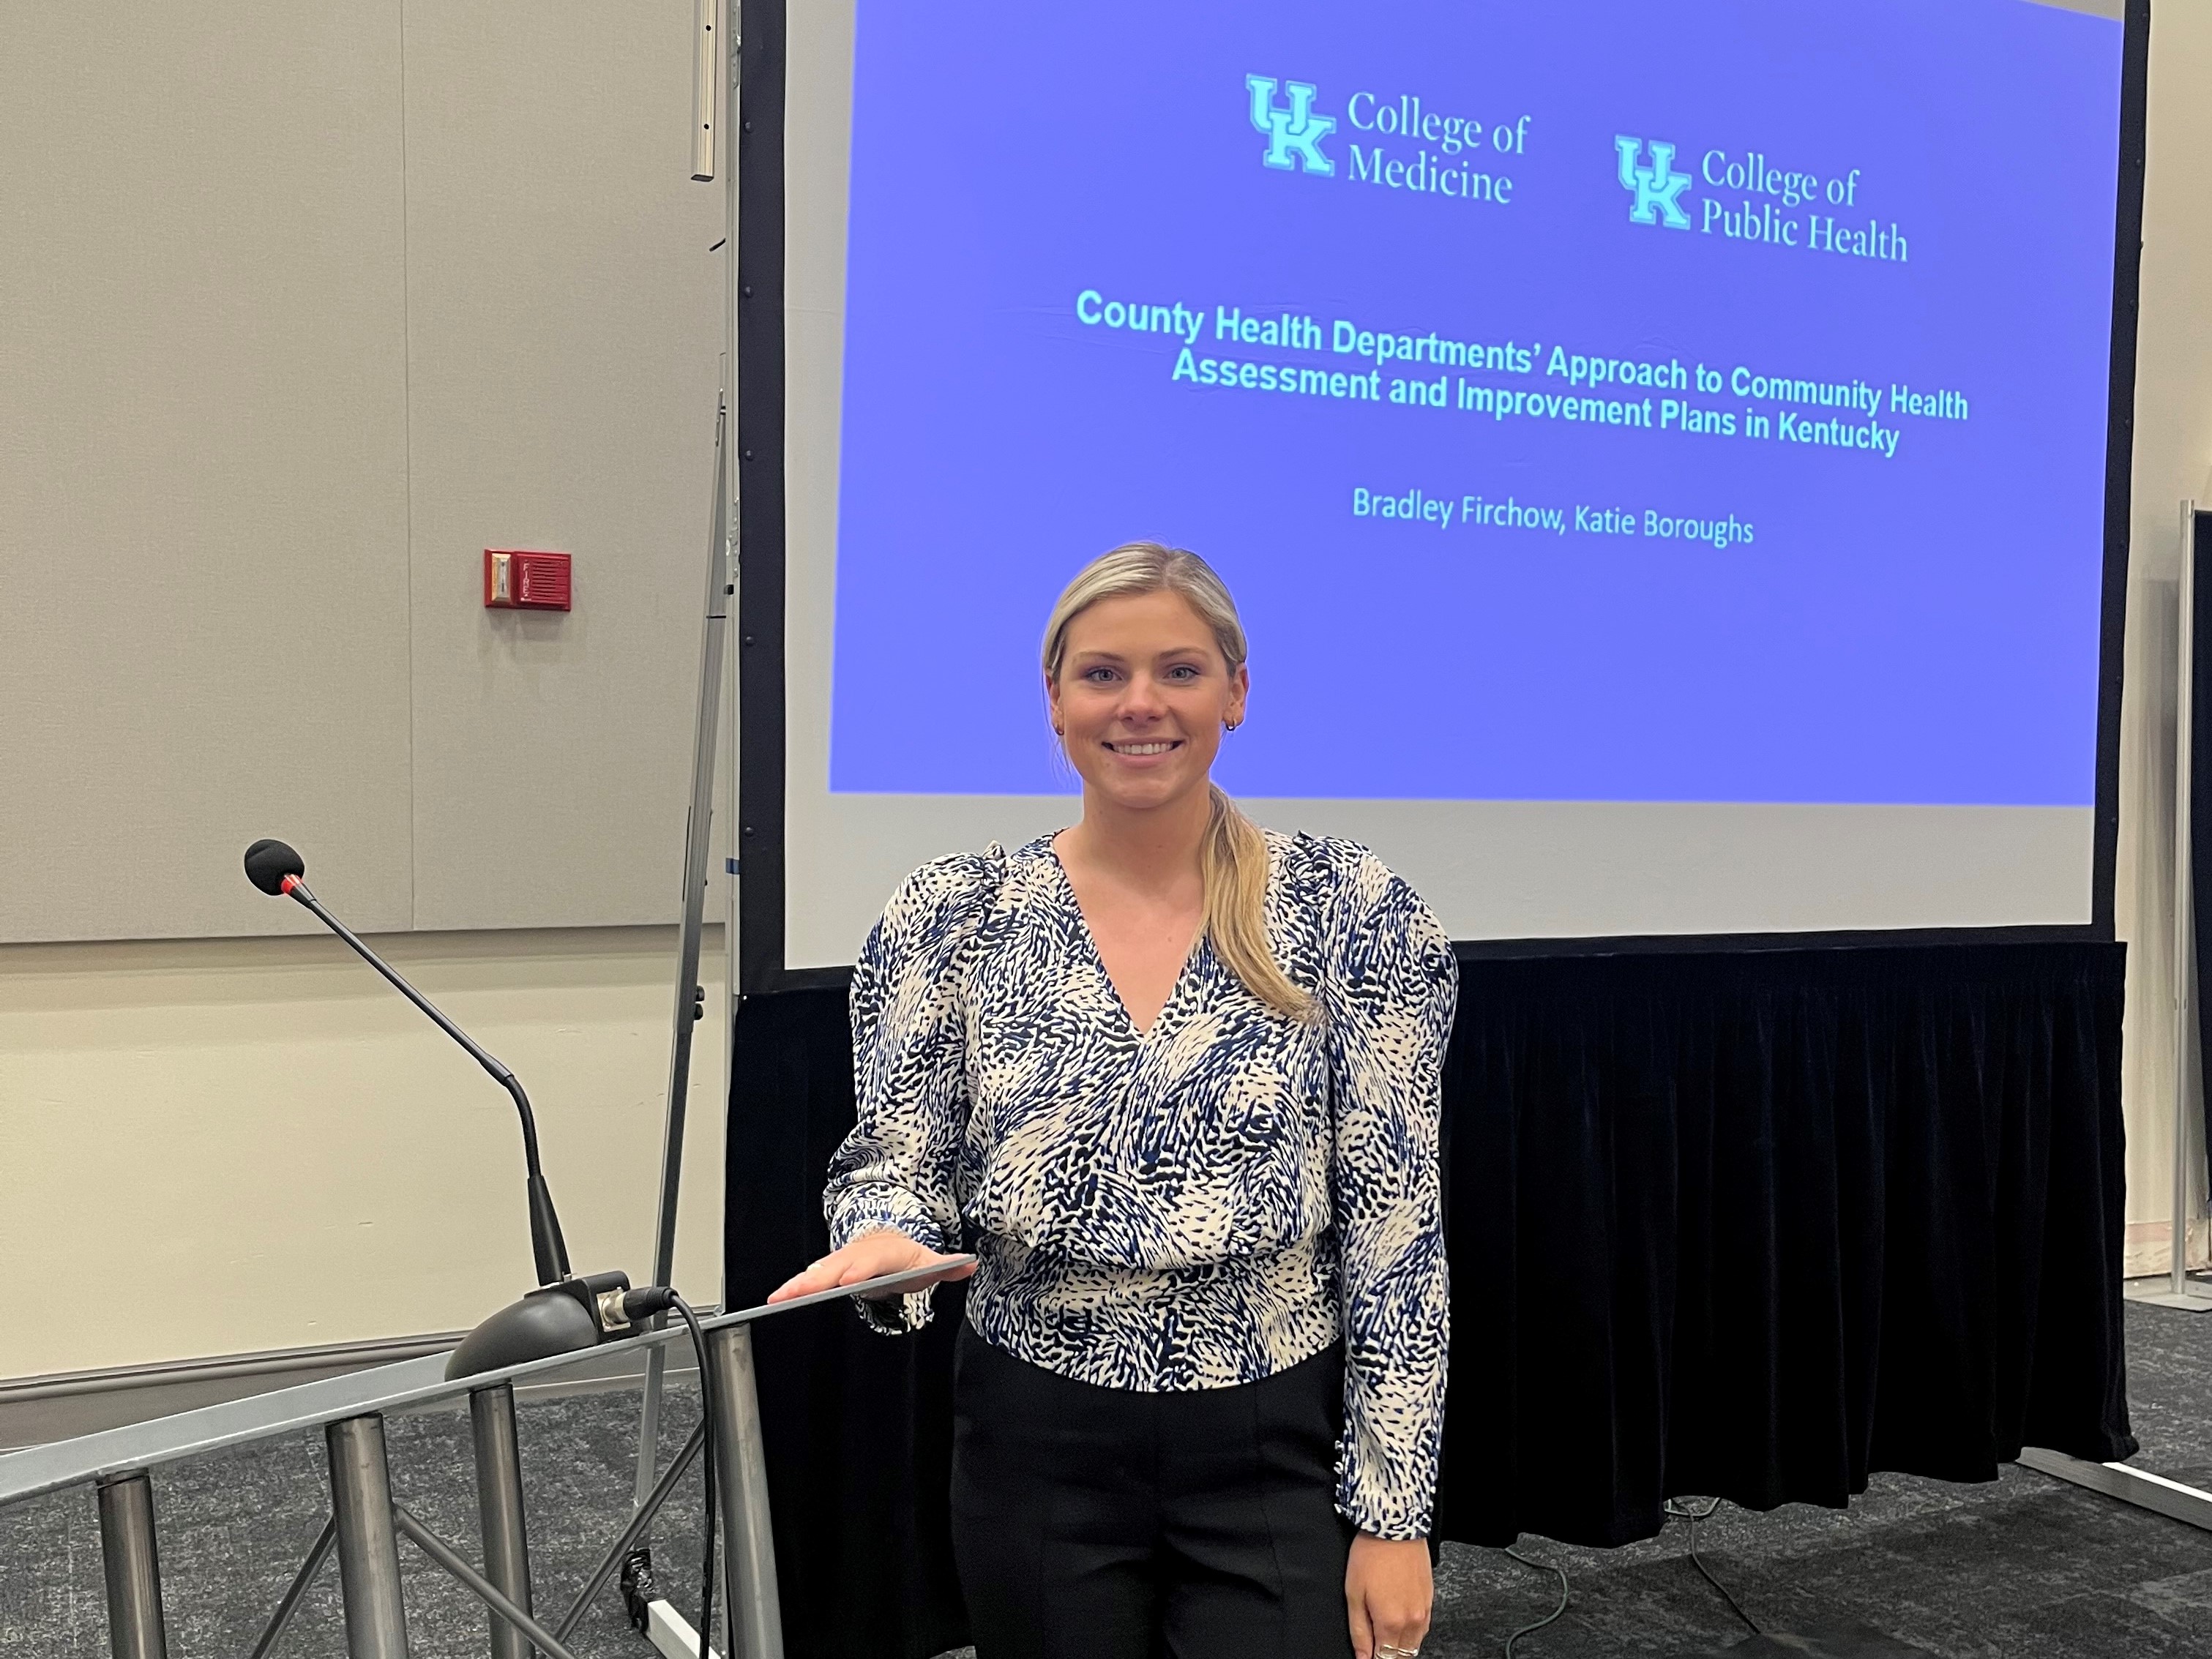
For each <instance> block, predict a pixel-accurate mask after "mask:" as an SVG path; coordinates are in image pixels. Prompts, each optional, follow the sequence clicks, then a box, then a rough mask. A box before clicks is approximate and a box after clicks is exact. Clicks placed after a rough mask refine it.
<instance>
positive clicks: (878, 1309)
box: [829, 1185, 945, 1336]
mask: <svg viewBox="0 0 2212 1659" xmlns="http://www.w3.org/2000/svg"><path fill="white" fill-rule="evenodd" d="M882 1231H891V1232H898V1233H903V1234H905V1235H906V1236H907V1237H908V1238H910V1239H912V1240H914V1242H915V1243H917V1244H921V1245H924V1246H926V1247H927V1248H928V1249H933V1250H938V1251H942V1250H944V1249H945V1239H944V1236H943V1232H942V1230H941V1229H939V1226H938V1225H937V1224H936V1223H935V1222H934V1221H933V1220H932V1219H931V1218H930V1216H929V1212H928V1211H927V1209H926V1208H925V1207H924V1206H923V1205H922V1204H921V1201H920V1200H918V1199H916V1198H915V1196H914V1195H913V1194H911V1193H908V1192H906V1191H904V1190H902V1188H896V1187H890V1186H875V1185H872V1186H866V1187H854V1188H848V1189H847V1190H846V1191H844V1192H842V1193H841V1194H838V1197H837V1201H836V1206H835V1208H834V1209H833V1210H832V1212H831V1213H830V1215H829V1248H830V1249H833V1250H840V1249H844V1247H845V1246H846V1245H848V1244H849V1243H852V1242H853V1241H854V1239H856V1238H858V1237H860V1236H861V1235H862V1234H864V1233H872V1232H882ZM853 1306H854V1308H855V1309H857V1310H859V1311H860V1322H861V1323H863V1324H865V1325H866V1326H867V1328H869V1329H870V1330H872V1331H878V1332H880V1333H881V1334H884V1335H885V1336H905V1335H908V1334H910V1333H912V1332H915V1331H918V1330H920V1329H921V1328H922V1327H923V1326H925V1325H927V1323H929V1319H930V1314H931V1312H932V1302H931V1297H930V1292H929V1291H926V1290H925V1291H910V1292H908V1294H907V1295H905V1296H887V1297H854V1298H853Z"/></svg>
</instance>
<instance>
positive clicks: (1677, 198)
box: [1270, 133, 1690, 230]
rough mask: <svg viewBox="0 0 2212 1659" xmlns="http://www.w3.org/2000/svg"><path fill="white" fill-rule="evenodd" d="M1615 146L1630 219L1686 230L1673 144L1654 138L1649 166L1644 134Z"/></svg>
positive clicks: (1685, 181)
mask: <svg viewBox="0 0 2212 1659" xmlns="http://www.w3.org/2000/svg"><path fill="white" fill-rule="evenodd" d="M1613 149H1614V150H1616V151H1617V152H1618V153H1619V155H1620V187H1621V188H1622V189H1623V190H1625V191H1630V192H1631V193H1632V194H1633V195H1634V196H1635V197H1636V201H1635V203H1634V204H1633V205H1632V206H1631V207H1630V208H1629V210H1628V222H1630V223H1631V224H1634V225H1664V226H1666V227H1667V228H1668V229H1669V230H1687V229H1688V228H1690V216H1689V215H1688V214H1686V213H1685V212H1683V211H1682V192H1683V191H1686V190H1687V189H1689V187H1690V175H1689V174H1688V173H1677V172H1675V171H1674V145H1672V144H1662V143H1660V142H1659V141H1658V140H1657V139H1656V138H1655V139H1653V140H1652V141H1651V143H1650V151H1651V165H1650V166H1649V167H1645V166H1644V165H1643V161H1642V157H1643V155H1644V149H1645V145H1644V141H1643V140H1642V139H1641V138H1631V137H1628V135H1627V134H1626V133H1622V134H1620V135H1618V136H1616V137H1614V139H1613ZM1270 165H1272V163H1271V164H1270Z"/></svg>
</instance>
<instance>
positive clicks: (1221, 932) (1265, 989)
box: [1198, 784, 1314, 1019]
mask: <svg viewBox="0 0 2212 1659" xmlns="http://www.w3.org/2000/svg"><path fill="white" fill-rule="evenodd" d="M1207 787H1208V788H1209V789H1210V790H1211V791H1212V796H1213V817H1212V821H1211V822H1209V823H1207V824H1206V839H1205V841H1204V842H1201V843H1200V847H1199V854H1198V867H1199V872H1200V875H1201V876H1202V877H1203V878H1204V879H1205V882H1206V938H1207V939H1210V940H1212V944H1213V954H1214V955H1215V956H1217V957H1220V958H1221V965H1222V966H1223V967H1225V968H1226V969H1229V971H1230V972H1231V973H1232V974H1234V975H1237V978H1238V979H1239V980H1241V981H1243V984H1244V988H1245V989H1246V990H1248V991H1249V992H1250V993H1251V994H1253V995H1254V996H1255V997H1257V998H1259V999H1260V1000H1261V1001H1262V1002H1264V1003H1266V1004H1267V1006H1269V1007H1270V1008H1272V1009H1273V1010H1274V1011H1275V1012H1277V1013H1279V1014H1284V1015H1287V1016H1288V1017H1289V1018H1292V1019H1310V1018H1313V1013H1314V1000H1313V998H1312V997H1310V996H1309V995H1308V994H1306V993H1305V992H1304V991H1301V990H1300V989H1298V987H1297V986H1295V985H1293V984H1291V976H1290V975H1288V974H1286V973H1285V972H1284V971H1283V969H1282V964H1281V963H1279V962H1277V961H1276V960H1275V952H1274V950H1273V947H1272V946H1271V945H1268V943H1267V836H1264V835H1262V834H1261V833H1260V826H1259V825H1257V824H1256V823H1253V822H1252V820H1251V819H1249V818H1248V817H1245V816H1244V815H1243V813H1242V812H1240V811H1237V803H1236V802H1234V801H1232V800H1231V799H1229V797H1228V796H1226V795H1225V794H1223V793H1221V786H1220V785H1219V784H1210V785H1208V786H1207Z"/></svg>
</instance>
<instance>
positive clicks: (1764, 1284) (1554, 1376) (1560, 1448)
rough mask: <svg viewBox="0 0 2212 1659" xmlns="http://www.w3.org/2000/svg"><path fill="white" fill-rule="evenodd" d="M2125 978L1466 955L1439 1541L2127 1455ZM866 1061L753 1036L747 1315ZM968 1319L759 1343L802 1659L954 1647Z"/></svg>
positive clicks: (1633, 1525)
mask: <svg viewBox="0 0 2212 1659" xmlns="http://www.w3.org/2000/svg"><path fill="white" fill-rule="evenodd" d="M2123 951H2124V947H2122V946H2120V945H2097V944H2075V943H2068V944H2032V945H1929V946H1895V947H1892V946H1881V947H1873V948H1865V947H1861V948H1851V949H1826V950H1782V951H1713V952H1705V951H1686V952H1680V953H1665V954H1637V955H1607V956H1584V957H1548V958H1546V957H1537V958H1518V959H1483V960H1469V961H1465V962H1462V964H1461V991H1460V1016H1459V1022H1458V1025H1457V1028H1456V1029H1455V1031H1454V1033H1453V1036H1452V1042H1451V1049H1450V1053H1449V1059H1448V1061H1447V1066H1446V1073H1445V1084H1444V1089H1445V1169H1446V1179H1447V1183H1448V1184H1447V1188H1446V1212H1447V1225H1448V1229H1449V1244H1450V1253H1451V1266H1452V1284H1453V1289H1452V1366H1451V1383H1450V1397H1449V1407H1448V1411H1447V1419H1446V1429H1445V1442H1444V1461H1443V1476H1442V1481H1441V1484H1440V1486H1439V1489H1438V1493H1437V1531H1438V1534H1440V1535H1441V1536H1443V1537H1444V1538H1449V1539H1457V1540H1461V1541H1467V1542H1471V1543H1482V1544H1501V1543H1504V1542H1507V1541H1510V1540H1511V1539H1512V1538H1513V1537H1514V1536H1515V1535H1516V1534H1517V1533H1520V1532H1522V1531H1528V1532H1534V1533H1540V1534H1545V1535H1547V1536H1549V1537H1553V1538H1557V1539H1561V1540H1565V1541H1571V1542H1577V1543H1584V1544H1608V1545H1609V1544H1620V1543H1625V1542H1627V1541H1631V1540H1633V1539H1638V1538H1644V1537H1648V1536H1650V1535H1651V1534H1654V1533H1656V1531H1657V1530H1658V1529H1659V1527H1660V1525H1661V1509H1660V1506H1661V1504H1662V1501H1663V1500H1664V1499H1665V1498H1667V1497H1668V1496H1670V1495H1674V1494H1680V1493H1697V1494H1700V1495H1712V1494H1718V1495H1720V1496H1722V1497H1724V1498H1729V1500H1730V1501H1732V1502H1735V1503H1738V1504H1743V1505H1745V1506H1747V1507H1749V1508H1753V1509H1766V1508H1771V1507H1772V1506H1774V1505H1776V1504H1784V1503H1811V1504H1829V1505H1837V1504H1843V1503H1844V1501H1845V1500H1846V1499H1847V1498H1850V1496H1851V1495H1852V1494H1853V1493H1855V1492H1860V1491H1862V1490H1863V1489H1864V1487H1865V1485H1866V1480H1867V1476H1868V1474H1869V1472H1870V1471H1872V1470H1875V1469H1891V1470H1901V1471H1905V1472H1909V1473H1912V1474H1925V1475H1932V1476H1936V1477H1938V1478H1941V1479H1944V1480H1989V1479H1991V1478H1993V1477H1994V1476H1995V1474H1996V1468H1997V1465H1998V1464H1999V1463H2001V1462H2005V1461H2008V1459H2010V1458H2011V1457H2012V1456H2013V1455H2015V1454H2016V1453H2017V1452H2018V1450H2019V1449H2020V1448H2021V1446H2022V1445H2039V1446H2048V1447H2052V1448H2055V1449H2058V1450H2061V1451H2066V1452H2071V1453H2073V1454H2074V1455H2076V1456H2080V1457H2085V1458H2089V1459H2093V1460H2099V1461H2102V1460H2105V1459H2112V1458H2120V1457H2124V1456H2127V1455H2130V1453H2131V1452H2132V1451H2133V1450H2134V1449H2135V1441H2134V1439H2133V1437H2131V1436H2130V1433H2129V1431H2128V1414H2127V1401H2126V1393H2125V1373H2124V1361H2123V1355H2122V1351H2121V1322H2120V1321H2121V1302H2120V1246H2121V1221H2122V1210H2123V1201H2124V1176H2123V1170H2122V1150H2123V1149H2122V1139H2121V1127H2120V1089H2119V1079H2120V1012H2121V982H2122V969H2123V963H2124V954H2123ZM849 1041H850V1033H849V1030H848V1026H847V1023H846V1018H845V1009H844V999H843V994H842V992H837V991H819V990H817V991H795V992H790V993H786V994H778V995H773V996H765V997H759V998H755V999H752V1000H748V1001H747V1002H746V1003H745V1005H744V1008H743V1010H742V1012H740V1013H739V1015H738V1024H737V1033H736V1043H737V1049H736V1063H735V1067H734V1072H735V1077H736V1083H735V1085H734V1087H733V1090H732V1097H731V1102H730V1133H729V1171H728V1189H727V1190H728V1224H727V1246H728V1269H729V1279H728V1289H729V1294H730V1296H731V1297H732V1298H733V1301H734V1303H735V1304H738V1305H742V1304H745V1303H748V1302H752V1301H757V1300H758V1299H759V1298H760V1297H762V1296H763V1295H765V1294H766V1292H767V1291H769V1289H770V1288H771V1287H772V1286H773V1285H775V1284H776V1283H777V1282H778V1281H780V1280H781V1279H783V1278H784V1277H785V1276H786V1275H787V1274H788V1273H791V1272H793V1271H794V1270H795V1269H796V1268H797V1267H799V1266H800V1265H802V1264H803V1263H805V1261H809V1260H811V1259H812V1258H813V1257H814V1256H816V1255H819V1254H821V1252H822V1251H823V1249H825V1248H826V1240H825V1236H824V1231H823V1223H822V1217H821V1209H820V1204H819V1196H820V1182H821V1178H822V1172H823V1166H824V1164H826V1162H827V1160H828V1158H829V1153H830V1151H831V1150H832V1148H834V1147H835V1146H836V1144H837V1141H838V1139H840V1138H841V1137H842V1135H843V1134H844V1133H845V1131H846V1129H847V1128H848V1127H849V1125H850V1124H851V1121H852V1112H853V1097H852V1071H851V1060H850V1055H849V1053H848V1043H849ZM939 1298H940V1299H939V1310H940V1311H939V1318H938V1321H937V1322H936V1324H935V1325H933V1327H932V1328H931V1329H930V1330H929V1331H927V1333H925V1334H923V1335H922V1336H921V1337H919V1338H915V1339H894V1338H888V1337H883V1336H878V1335H876V1334H872V1333H870V1332H868V1331H866V1330H864V1329H863V1328H861V1326H860V1322H859V1320H858V1319H857V1318H856V1317H855V1316H854V1314H853V1313H852V1311H851V1310H849V1309H848V1308H846V1307H843V1306H842V1305H838V1306H832V1307H829V1308H823V1309H817V1310H807V1311H805V1312H802V1313H799V1314H797V1315H794V1316H789V1317H787V1318H785V1319H781V1320H776V1321H772V1322H769V1323H767V1324H765V1325H762V1326H760V1327H757V1332H758V1335H757V1344H758V1348H757V1360H758V1366H759V1380H760V1389H761V1414H762V1420H763V1426H764V1429H765V1431H766V1435H767V1442H768V1454H769V1490H770V1495H771V1501H772V1504H773V1506H774V1511H775V1547H776V1558H777V1565H778V1570H779V1573H780V1576H781V1590H782V1601H783V1607H784V1609H785V1619H784V1622H785V1626H786V1632H787V1645H788V1648H789V1650H790V1652H791V1653H792V1654H793V1656H794V1659H811V1656H816V1655H838V1656H846V1655H850V1656H856V1659H857V1656H862V1655H866V1656H871V1659H875V1656H889V1655H899V1656H912V1659H921V1656H927V1655H930V1654H933V1653H937V1652H939V1651H941V1650H944V1649H945V1648H948V1647H952V1646H956V1645H958V1644H960V1643H961V1642H962V1641H963V1639H964V1633H963V1614H962V1611H961V1607H960V1600H959V1592H958V1589H957V1583H956V1581H955V1578H954V1576H953V1570H952V1561H951V1547H950V1544H949V1541H948V1539H947V1536H946V1522H945V1489H946V1480H947V1469H948V1467H949V1460H950V1404H949V1402H950V1395H951V1335H952V1333H953V1331H954V1329H955V1327H956V1325H957V1318H958V1315H959V1297H958V1294H957V1290H956V1291H954V1293H953V1294H951V1295H949V1296H948V1295H946V1294H945V1292H944V1291H939Z"/></svg>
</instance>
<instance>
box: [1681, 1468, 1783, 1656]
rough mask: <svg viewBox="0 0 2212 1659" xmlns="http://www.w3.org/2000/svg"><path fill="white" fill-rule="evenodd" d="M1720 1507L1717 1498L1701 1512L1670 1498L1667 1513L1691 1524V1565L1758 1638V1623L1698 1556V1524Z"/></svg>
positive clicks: (1719, 1501)
mask: <svg viewBox="0 0 2212 1659" xmlns="http://www.w3.org/2000/svg"><path fill="white" fill-rule="evenodd" d="M1720 1506H1721V1500H1720V1499H1719V1498H1714V1499H1713V1500H1712V1501H1711V1503H1709V1504H1706V1505H1705V1508H1703V1509H1701V1510H1693V1509H1692V1508H1691V1507H1690V1506H1689V1505H1688V1504H1685V1503H1683V1502H1681V1501H1680V1499H1679V1498H1668V1500H1667V1513H1668V1515H1669V1516H1672V1517H1673V1518H1674V1519H1675V1520H1677V1521H1686V1522H1689V1523H1690V1565H1692V1566H1693V1567H1695V1568H1696V1569H1697V1570H1698V1571H1699V1572H1701V1573H1703V1574H1704V1575H1705V1582H1706V1583H1708V1584H1711V1586H1712V1587H1713V1588H1714V1589H1717V1590H1718V1591H1719V1592H1720V1593H1721V1600H1722V1601H1725V1602H1727V1603H1728V1604H1729V1611H1730V1612H1732V1613H1735V1616H1736V1617H1737V1618H1739V1619H1741V1620H1743V1622H1744V1625H1745V1626H1746V1627H1747V1629H1749V1631H1750V1632H1751V1633H1752V1634H1753V1636H1758V1635H1760V1634H1762V1632H1760V1630H1759V1625H1758V1623H1757V1621H1756V1620H1753V1618H1752V1616H1751V1615H1750V1614H1749V1613H1746V1612H1745V1611H1744V1610H1743V1606H1742V1604H1741V1602H1739V1601H1737V1600H1736V1599H1735V1597H1734V1596H1733V1595H1729V1589H1728V1586H1727V1585H1726V1584H1723V1583H1721V1581H1720V1580H1719V1579H1717V1578H1716V1577H1713V1573H1712V1569H1711V1568H1710V1567H1708V1566H1707V1565H1705V1562H1704V1561H1703V1560H1702V1559H1700V1558H1699V1554H1698V1522H1700V1521H1704V1520H1706V1519H1708V1518H1710V1517H1711V1515H1712V1512H1713V1511H1714V1510H1717V1509H1718V1508H1720Z"/></svg>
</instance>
